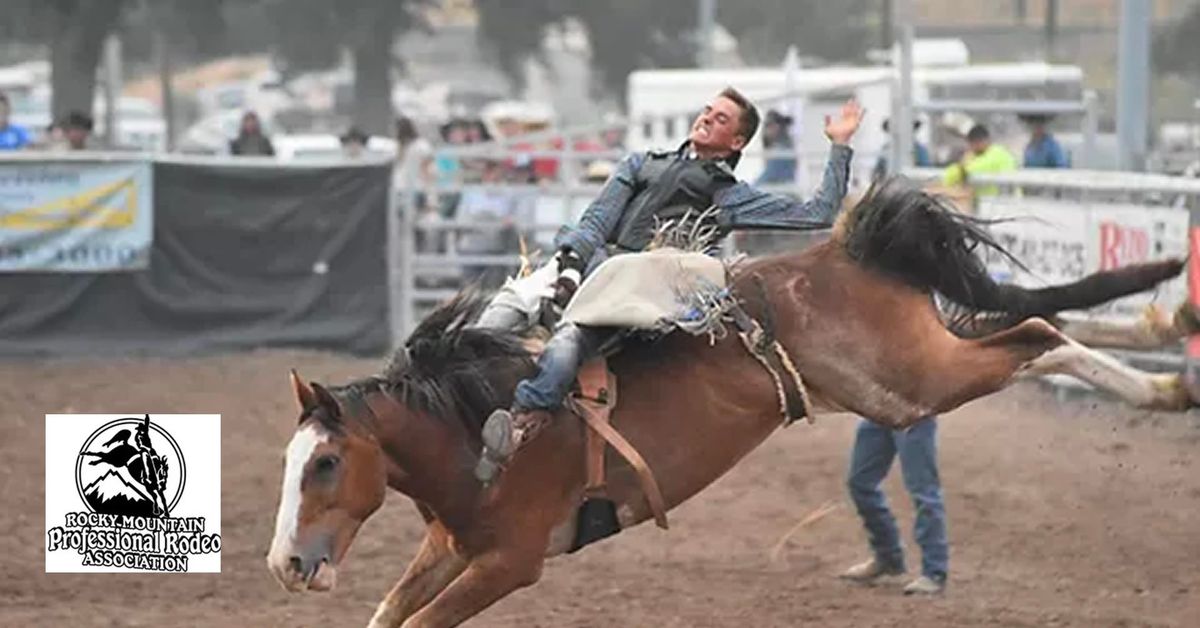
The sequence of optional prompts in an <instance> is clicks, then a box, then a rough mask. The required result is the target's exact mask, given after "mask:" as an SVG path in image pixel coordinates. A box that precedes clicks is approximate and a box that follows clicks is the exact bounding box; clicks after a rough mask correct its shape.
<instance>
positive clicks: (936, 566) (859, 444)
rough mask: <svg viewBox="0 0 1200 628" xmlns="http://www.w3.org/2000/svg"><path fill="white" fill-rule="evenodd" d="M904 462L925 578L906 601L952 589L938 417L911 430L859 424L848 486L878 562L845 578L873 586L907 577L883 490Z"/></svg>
mask: <svg viewBox="0 0 1200 628" xmlns="http://www.w3.org/2000/svg"><path fill="white" fill-rule="evenodd" d="M897 456H899V458H900V471H901V473H902V474H903V476H904V488H906V489H908V494H909V496H910V497H912V501H913V507H914V509H915V510H916V519H917V521H916V525H915V526H914V527H913V534H914V536H915V537H916V541H917V545H919V546H920V547H921V575H920V576H919V577H917V579H916V580H913V581H912V582H909V583H908V584H907V585H905V587H904V594H905V595H912V594H931V593H941V591H942V589H944V588H945V586H946V574H947V568H948V564H949V554H950V553H949V545H948V544H947V542H946V508H945V506H944V504H943V502H942V486H941V483H940V481H939V480H938V467H937V417H929V418H926V419H925V420H923V421H921V422H919V423H917V424H916V425H913V426H912V427H910V428H908V429H906V430H893V429H890V428H887V427H883V426H882V425H878V424H875V423H872V422H870V421H867V420H865V419H859V422H858V430H857V431H856V432H855V434H854V449H853V450H852V452H851V454H850V471H849V476H848V477H847V481H846V485H847V488H849V490H850V498H851V499H852V500H853V501H854V506H855V508H856V509H857V510H858V515H859V517H861V518H862V521H863V527H865V528H866V529H867V540H868V542H869V543H870V546H871V553H872V557H871V559H870V560H867V561H866V562H863V563H859V564H857V565H855V566H853V567H851V568H849V569H847V570H846V571H845V572H844V573H842V578H845V579H847V580H854V581H856V582H872V581H875V580H877V579H878V578H881V577H885V576H895V575H900V574H903V573H904V572H905V567H904V550H903V548H902V547H901V544H900V531H899V529H897V527H896V518H895V517H894V516H893V515H892V511H891V510H890V509H889V508H888V505H887V497H885V496H884V494H883V491H881V490H879V485H880V483H881V482H883V479H884V478H885V477H887V474H888V471H890V470H891V468H892V461H893V460H895V459H896V457H897Z"/></svg>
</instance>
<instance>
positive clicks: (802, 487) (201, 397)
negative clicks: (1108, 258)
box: [0, 352, 1200, 627]
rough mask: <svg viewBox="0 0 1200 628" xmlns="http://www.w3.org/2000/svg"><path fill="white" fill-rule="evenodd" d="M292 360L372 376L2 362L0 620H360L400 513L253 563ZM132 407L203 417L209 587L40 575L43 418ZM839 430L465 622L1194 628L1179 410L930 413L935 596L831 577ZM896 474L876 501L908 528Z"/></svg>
mask: <svg viewBox="0 0 1200 628" xmlns="http://www.w3.org/2000/svg"><path fill="white" fill-rule="evenodd" d="M292 366H295V367H298V368H299V369H300V370H301V372H302V373H303V374H304V375H305V376H307V377H308V378H310V379H316V380H325V381H331V382H342V381H346V380H348V379H351V378H353V377H357V376H361V375H365V374H367V373H370V372H372V371H373V370H374V369H375V367H376V366H377V361H376V360H354V359H349V358H342V357H333V356H328V355H320V354H309V353H283V352H263V353H256V354H250V355H238V356H223V357H214V358H203V359H195V360H187V361H169V360H156V359H136V360H134V359H125V360H105V361H100V360H97V361H71V362H11V363H5V364H0V382H2V383H0V426H2V427H3V438H2V439H0V494H3V496H4V501H5V504H4V506H5V507H4V508H3V509H0V532H2V533H0V556H2V557H3V558H2V559H0V560H2V563H0V564H2V565H3V569H0V626H4V627H8V626H102V627H109V626H222V627H224V626H264V627H269V626H281V627H282V626H287V627H296V626H312V627H318V626H362V625H365V623H366V621H367V619H368V618H369V617H370V615H371V612H372V610H373V607H374V605H375V603H376V602H377V600H378V599H379V598H380V596H381V595H382V594H383V593H384V591H385V590H386V589H387V588H388V587H389V586H390V585H391V584H392V583H393V582H394V580H395V579H396V578H398V577H399V575H400V573H401V572H402V570H403V569H404V565H405V563H406V561H407V560H408V559H409V557H411V555H412V553H413V552H414V550H415V549H416V545H417V542H418V540H419V538H420V534H421V525H420V521H419V518H418V516H417V514H416V512H415V510H414V509H413V508H412V506H411V504H410V503H409V502H408V501H407V500H406V499H405V498H403V497H401V496H399V495H396V494H392V495H390V496H389V498H388V500H387V502H386V504H385V505H384V507H383V509H382V510H381V511H380V512H379V513H378V514H376V515H375V517H374V518H373V519H371V520H370V521H369V522H367V524H366V526H365V527H364V529H363V530H362V532H361V534H360V535H359V538H358V541H357V542H356V544H355V546H354V547H353V548H352V549H351V552H350V555H349V557H348V562H347V563H346V564H345V565H344V567H343V571H342V573H341V574H339V575H340V576H341V577H340V578H339V580H340V584H339V588H338V589H337V590H335V591H334V592H333V593H331V594H326V595H307V596H292V595H288V594H285V593H284V592H283V591H282V590H281V589H280V588H279V587H278V586H277V585H276V584H275V582H274V581H273V580H272V579H271V577H270V575H269V574H268V573H267V570H266V569H265V567H264V562H263V557H264V556H265V554H266V551H267V545H268V543H269V542H270V538H271V532H272V526H273V517H274V512H275V507H276V503H277V499H278V490H279V479H280V473H281V464H280V457H281V455H282V451H283V447H284V445H285V443H286V441H287V440H288V438H289V435H290V433H291V429H292V427H293V421H294V416H295V413H294V411H293V406H292V403H293V402H292V400H291V399H290V398H289V394H290V391H289V389H288V387H287V385H286V378H285V374H286V372H287V369H288V368H289V367H292ZM143 409H145V410H148V411H150V412H219V413H221V414H222V415H223V425H222V428H223V451H222V456H223V475H224V478H223V479H224V488H223V503H222V509H223V522H222V526H223V529H222V533H223V537H224V552H223V559H222V566H223V573H221V574H193V575H178V576H175V575H172V576H134V575H119V576H117V575H73V574H56V575H46V574H44V573H43V567H44V554H43V552H44V549H43V548H44V539H43V530H44V529H43V527H42V526H43V508H44V505H43V479H42V474H43V457H44V442H43V440H44V425H43V422H44V419H43V415H44V414H46V413H54V412H71V411H74V412H129V411H137V412H141V411H143ZM853 427H854V423H853V420H851V419H850V418H848V417H831V418H826V419H824V420H822V421H821V422H819V423H818V424H817V425H816V426H815V427H809V426H805V425H798V426H795V427H792V428H789V429H787V430H785V431H782V432H779V433H777V434H776V435H775V436H773V437H772V438H771V439H770V440H769V441H768V442H767V443H766V444H765V445H764V446H763V447H761V448H760V449H759V450H758V451H756V452H755V453H753V454H752V455H751V456H749V457H748V458H747V459H746V460H745V461H743V462H742V463H741V464H740V465H739V466H738V467H737V468H736V469H735V470H734V471H733V472H732V473H730V474H729V475H728V476H726V477H725V478H723V479H721V480H720V481H719V482H717V483H716V484H715V485H714V486H712V487H710V488H709V489H708V490H707V491H705V492H703V493H701V495H700V496H698V497H697V498H695V499H693V500H692V501H691V502H689V503H688V504H685V505H684V506H683V507H682V508H680V509H679V510H677V511H676V512H675V513H674V520H673V526H672V528H673V529H672V530H671V531H670V532H668V533H665V532H660V531H659V530H657V529H654V528H652V527H641V528H636V529H633V530H628V531H626V532H623V533H622V534H621V535H619V536H618V537H616V538H614V539H611V540H609V541H606V542H604V543H602V544H599V545H596V546H592V547H591V548H588V549H587V550H584V551H583V552H582V553H581V554H580V555H578V556H576V557H573V558H569V559H566V560H556V561H553V562H552V563H551V564H550V565H549V566H548V568H547V569H546V572H545V575H544V577H543V580H542V582H541V583H539V584H538V585H536V586H535V587H533V588H531V589H527V590H524V591H522V592H519V593H517V594H516V595H513V596H511V597H510V598H508V599H506V600H504V601H502V602H501V603H500V604H498V605H496V606H495V607H493V608H492V609H490V610H488V611H487V612H486V613H485V614H484V615H482V616H481V617H479V618H478V619H476V620H475V621H474V622H472V623H471V624H469V625H474V626H514V627H515V626H546V627H550V626H555V627H558V626H573V627H583V626H589V627H590V626H600V627H605V626H636V627H642V626H647V627H649V626H666V627H692V626H800V625H809V626H832V627H842V626H846V627H849V626H855V627H861V626H896V625H912V626H1087V627H1092V626H1197V625H1200V567H1198V564H1200V527H1198V521H1200V519H1198V514H1200V464H1198V463H1200V416H1197V415H1194V414H1193V415H1160V414H1152V413H1145V412H1139V411H1133V410H1129V409H1126V408H1124V407H1121V406H1117V405H1115V404H1113V403H1108V402H1103V401H1098V400H1095V399H1092V398H1083V399H1079V400H1075V401H1069V402H1066V403H1062V404H1060V403H1057V402H1056V401H1055V400H1054V397H1053V396H1052V395H1050V394H1048V393H1047V392H1045V391H1043V390H1041V389H1040V388H1037V387H1034V386H1029V387H1025V388H1020V389H1015V390H1010V391H1007V392H1005V393H1003V394H1001V395H997V396H994V397H992V398H989V399H987V400H984V401H980V402H976V403H974V404H972V405H970V406H968V407H967V408H965V409H962V410H959V411H958V412H955V413H954V414H952V415H949V416H947V417H945V419H944V420H943V422H942V424H941V443H940V446H941V459H942V468H941V471H942V481H943V484H944V487H945V492H946V507H947V511H948V513H949V529H950V540H951V580H950V587H949V589H948V590H947V592H946V594H945V595H944V596H941V597H937V598H934V599H910V598H905V597H903V596H902V595H900V592H899V587H900V584H901V583H900V582H896V583H891V584H888V585H886V586H876V587H859V586H853V585H849V584H846V583H843V582H840V581H838V580H836V579H835V578H834V577H833V576H834V574H836V573H837V572H838V571H839V570H841V569H842V568H844V567H845V566H847V565H849V564H851V563H853V562H855V561H857V560H859V559H861V558H863V557H864V556H865V555H866V551H865V542H864V540H863V539H864V537H863V534H862V531H861V527H860V525H859V523H858V520H857V518H856V517H855V515H854V514H853V512H852V510H851V508H850V506H849V503H848V500H847V498H846V496H845V491H844V489H843V474H844V468H845V466H846V461H847V454H848V449H849V446H850V442H851V437H852V434H853ZM898 475H899V474H898V472H894V473H893V475H892V477H891V478H889V481H888V484H887V488H888V491H889V494H890V495H891V496H892V497H893V504H894V505H895V506H896V509H897V511H898V515H899V516H900V517H901V521H902V522H903V523H904V526H905V530H906V534H907V531H908V530H910V529H911V508H910V507H909V504H908V503H907V499H906V498H905V496H904V493H903V491H902V488H901V486H900V482H899V477H898ZM828 500H834V501H835V502H836V503H837V504H838V509H837V510H836V511H835V512H833V513H832V514H830V515H829V516H827V517H825V518H824V519H821V520H820V521H818V522H817V523H815V524H813V525H811V526H809V527H808V528H806V529H804V530H803V531H801V532H800V533H799V534H798V535H797V536H796V537H794V538H793V539H792V540H791V541H790V542H789V543H788V544H787V545H786V546H785V547H784V548H783V550H782V552H780V554H779V556H778V559H777V560H772V559H771V548H772V546H774V545H775V544H776V542H777V541H778V540H779V539H780V537H781V536H782V535H783V534H784V533H785V532H786V531H787V530H788V529H789V528H791V527H792V526H793V525H794V524H795V523H796V522H798V521H800V520H801V519H802V518H804V517H805V516H806V515H808V514H809V513H811V512H812V511H813V510H815V509H817V508H818V507H819V506H820V505H821V504H823V503H825V502H826V501H828ZM909 545H910V546H911V543H910V544H909ZM917 563H918V559H917V556H916V555H915V554H911V555H910V566H913V565H916V564H917Z"/></svg>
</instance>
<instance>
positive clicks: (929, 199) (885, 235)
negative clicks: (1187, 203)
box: [841, 177, 1184, 318]
mask: <svg viewBox="0 0 1200 628" xmlns="http://www.w3.org/2000/svg"><path fill="white" fill-rule="evenodd" d="M845 220H846V222H845V224H844V226H843V230H842V235H841V238H842V241H843V245H844V246H845V248H846V252H847V253H848V254H849V255H850V256H851V257H852V258H854V259H855V260H857V261H858V262H860V263H862V264H865V265H867V266H870V267H871V268H875V269H878V270H880V271H882V272H885V273H887V274H890V275H893V276H895V277H897V278H899V279H901V280H903V281H904V282H906V283H908V284H909V285H912V286H914V287H916V288H919V289H921V290H932V291H936V292H939V293H941V294H942V295H943V296H944V297H946V298H948V299H950V300H951V301H953V302H955V303H957V304H958V305H960V306H963V307H965V308H968V309H970V310H973V311H975V312H1002V313H1005V314H1009V315H1012V316H1014V317H1018V318H1025V317H1029V316H1051V315H1053V314H1055V313H1057V312H1061V311H1063V310H1073V309H1083V308H1089V307H1094V306H1096V305H1100V304H1101V303H1104V302H1106V301H1111V300H1113V299H1116V298H1119V297H1123V296H1126V295H1129V294H1134V293H1137V292H1141V291H1143V290H1148V289H1150V288H1153V287H1154V286H1155V285H1157V284H1159V283H1160V282H1162V281H1165V280H1167V279H1170V278H1172V277H1175V276H1176V275H1178V274H1179V273H1180V272H1182V271H1183V266H1184V260H1182V259H1171V260H1165V261H1161V262H1151V263H1146V264H1134V265H1130V266H1126V267H1124V268H1118V269H1116V270H1109V271H1102V272H1097V273H1093V274H1091V275H1088V276H1087V277H1084V278H1083V279H1080V280H1079V281H1076V282H1073V283H1068V284H1063V285H1059V286H1050V287H1047V288H1038V289H1028V288H1022V287H1020V286H1016V285H1012V284H1005V283H997V282H996V281H994V280H993V279H992V278H991V276H990V275H989V274H988V272H987V267H986V265H985V264H984V261H983V259H982V258H981V257H980V255H979V254H980V253H982V252H983V251H984V250H986V249H992V250H993V251H995V252H996V253H998V254H1000V255H1002V256H1005V257H1007V258H1008V259H1009V260H1010V261H1012V262H1013V263H1014V264H1016V265H1017V266H1018V267H1022V268H1023V265H1022V264H1021V263H1020V262H1019V261H1018V260H1017V259H1016V258H1014V257H1013V256H1012V255H1011V254H1010V253H1009V252H1008V251H1006V250H1005V249H1004V248H1003V247H1002V246H1001V245H1000V244H999V243H998V242H996V240H995V238H993V237H992V235H991V234H990V233H988V231H987V229H986V227H987V226H988V225H989V224H994V222H995V221H989V220H983V219H980V218H975V217H973V216H967V215H965V214H962V213H960V212H958V211H955V210H954V209H953V208H950V207H948V206H947V205H946V204H945V203H943V202H942V201H941V200H939V199H937V198H935V197H933V196H931V195H929V194H927V193H925V192H923V191H921V190H919V189H917V188H916V187H914V186H913V185H912V184H911V183H909V182H908V181H906V180H904V179H902V178H900V177H892V178H889V179H886V180H883V181H878V182H876V183H875V184H874V185H872V186H871V189H870V190H868V191H867V194H866V196H864V197H863V199H862V200H861V201H859V203H858V204H857V205H856V206H855V207H854V208H853V209H852V210H850V214H849V215H848V216H847V217H846V218H845Z"/></svg>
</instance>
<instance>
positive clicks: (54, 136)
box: [38, 121, 67, 151]
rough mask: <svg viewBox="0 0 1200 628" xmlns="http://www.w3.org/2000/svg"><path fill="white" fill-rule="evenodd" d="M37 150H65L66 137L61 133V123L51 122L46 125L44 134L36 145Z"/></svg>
mask: <svg viewBox="0 0 1200 628" xmlns="http://www.w3.org/2000/svg"><path fill="white" fill-rule="evenodd" d="M38 148H40V149H42V150H48V151H60V150H67V135H66V133H65V132H63V127H62V123H61V122H57V121H56V122H51V123H50V124H47V125H46V131H45V134H44V135H43V136H42V139H41V141H40V142H39V143H38Z"/></svg>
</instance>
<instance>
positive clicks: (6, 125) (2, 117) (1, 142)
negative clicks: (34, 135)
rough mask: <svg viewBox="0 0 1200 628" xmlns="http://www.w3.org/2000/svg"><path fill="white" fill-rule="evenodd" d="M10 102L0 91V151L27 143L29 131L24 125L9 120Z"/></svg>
mask: <svg viewBox="0 0 1200 628" xmlns="http://www.w3.org/2000/svg"><path fill="white" fill-rule="evenodd" d="M11 114H12V104H11V103H9V102H8V96H7V95H6V94H4V92H0V151H2V150H21V149H22V148H25V147H26V146H28V145H29V131H27V130H25V127H23V126H18V125H16V124H13V123H11V122H9V119H8V118H9V116H10V115H11Z"/></svg>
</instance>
